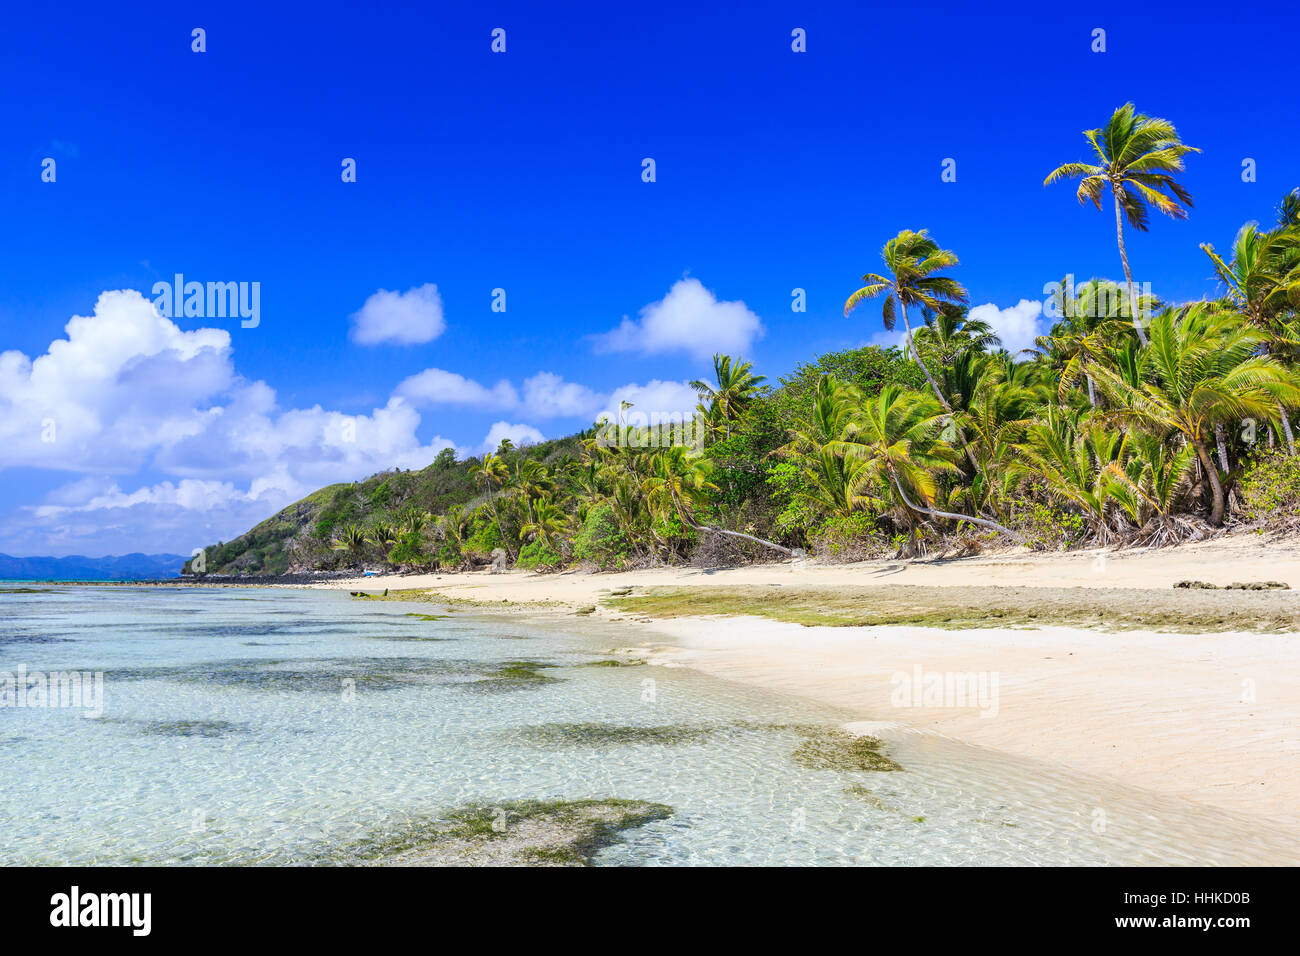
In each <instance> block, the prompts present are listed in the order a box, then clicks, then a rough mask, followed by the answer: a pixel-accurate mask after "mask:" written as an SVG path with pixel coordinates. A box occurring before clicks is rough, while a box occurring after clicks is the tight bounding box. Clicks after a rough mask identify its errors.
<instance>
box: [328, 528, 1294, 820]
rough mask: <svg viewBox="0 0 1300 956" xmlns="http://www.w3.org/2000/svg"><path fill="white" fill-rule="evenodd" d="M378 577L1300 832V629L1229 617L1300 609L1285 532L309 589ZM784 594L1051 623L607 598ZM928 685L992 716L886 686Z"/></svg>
mask: <svg viewBox="0 0 1300 956" xmlns="http://www.w3.org/2000/svg"><path fill="white" fill-rule="evenodd" d="M1099 554H1102V555H1104V558H1103V559H1102V560H1101V561H1100V562H1099V561H1098V560H1097V558H1098V555H1099ZM1099 565H1100V567H1099ZM1188 579H1191V580H1202V581H1206V582H1209V583H1211V584H1214V585H1216V586H1217V587H1220V588H1223V587H1226V586H1227V585H1229V584H1232V583H1234V582H1252V581H1276V582H1280V583H1284V584H1287V585H1289V586H1290V588H1291V590H1289V591H1221V590H1211V591H1196V590H1191V591H1180V590H1175V589H1174V587H1173V585H1174V584H1175V583H1176V582H1178V581H1180V580H1188ZM376 585H382V586H383V587H387V588H390V589H392V590H407V589H411V590H416V591H424V592H427V593H426V594H425V595H423V596H422V598H423V599H424V600H429V601H431V602H433V603H447V604H448V605H450V606H453V607H455V606H463V607H465V608H466V609H467V610H471V609H472V610H475V611H480V610H481V611H486V612H489V613H507V614H541V615H545V616H549V617H571V616H574V615H575V614H576V615H580V617H579V619H580V620H581V619H593V618H594V619H600V620H603V621H606V622H610V623H613V624H616V625H620V626H625V627H627V628H628V640H627V642H626V645H627V647H628V648H629V649H632V648H635V650H636V652H637V653H638V654H640V655H643V656H646V657H647V659H648V660H649V662H650V663H651V664H658V665H667V666H686V667H691V668H694V669H697V670H700V671H702V672H704V673H707V674H710V675H712V676H715V677H719V678H723V679H726V680H733V681H738V682H741V683H744V684H748V685H751V686H756V687H762V688H766V689H769V690H773V691H777V692H780V693H785V694H792V695H795V696H799V697H804V698H809V699H812V700H815V701H818V702H820V703H823V704H827V705H831V706H834V707H837V708H841V709H844V710H847V711H851V712H853V713H855V714H858V715H860V718H861V719H860V721H859V723H858V724H857V725H854V724H850V726H851V727H855V728H856V729H859V730H860V731H861V732H864V733H865V732H870V730H871V728H873V727H874V728H881V727H894V728H896V729H899V730H905V731H913V732H917V733H921V734H937V735H942V736H943V737H947V738H951V739H955V740H958V741H961V742H964V743H969V744H971V745H973V746H976V747H983V748H988V749H991V750H994V751H998V752H1001V753H1005V754H1010V755H1013V756H1017V757H1024V758H1029V759H1033V760H1039V761H1044V762H1046V763H1048V764H1052V765H1054V766H1059V767H1063V768H1065V769H1068V770H1071V771H1074V772H1079V773H1084V774H1088V775H1090V776H1095V777H1100V778H1104V779H1108V780H1111V781H1115V782H1118V783H1121V784H1124V785H1126V786H1130V787H1136V788H1139V789H1143V790H1148V791H1151V792H1155V793H1159V794H1162V795H1165V796H1173V797H1179V798H1183V799H1186V800H1189V801H1192V802H1194V803H1196V804H1199V805H1201V806H1209V807H1216V808H1220V809H1223V810H1229V811H1232V812H1234V813H1239V814H1245V815H1247V816H1250V817H1252V818H1254V819H1257V820H1258V821H1259V823H1260V826H1261V827H1265V828H1271V829H1277V828H1282V829H1285V830H1289V831H1293V832H1295V833H1296V834H1297V836H1300V628H1297V627H1295V626H1292V625H1289V624H1288V626H1286V627H1285V628H1280V629H1279V628H1277V627H1274V628H1272V629H1266V630H1264V631H1256V630H1252V629H1250V628H1242V627H1234V626H1233V625H1234V623H1236V622H1238V621H1240V620H1249V619H1250V614H1251V609H1252V608H1259V609H1260V611H1259V613H1260V615H1261V616H1264V615H1266V614H1270V613H1272V611H1271V610H1270V609H1271V608H1275V607H1276V606H1278V605H1279V604H1280V605H1283V606H1285V607H1286V608H1288V613H1290V612H1291V610H1294V609H1295V608H1297V607H1300V544H1297V543H1296V542H1293V541H1281V542H1264V541H1261V540H1260V539H1258V538H1256V537H1254V536H1251V537H1249V538H1244V539H1243V538H1237V539H1233V538H1225V539H1219V540H1217V541H1213V542H1206V543H1203V544H1199V545H1195V546H1185V547H1183V548H1178V549H1165V550H1160V551H1144V552H1083V553H1067V554H1049V555H1041V554H1038V555H1035V554H1029V555H1014V554H1013V555H1007V554H1000V555H989V556H979V557H972V558H962V559H956V560H948V561H937V560H932V561H920V562H911V563H906V564H904V563H903V562H892V561H874V562H863V563H861V564H857V565H839V566H830V567H809V568H807V569H806V570H802V571H794V570H792V569H791V567H790V565H788V564H786V565H777V564H773V565H758V566H752V567H745V568H735V569H727V570H718V571H704V570H699V569H683V568H671V569H655V570H647V571H631V572H621V573H610V574H582V573H574V572H568V573H563V574H550V575H547V574H533V573H527V572H518V571H509V572H501V573H497V574H492V573H488V572H477V573H472V574H442V575H413V576H401V577H397V576H392V577H388V578H381V579H375V578H366V579H343V580H339V581H331V582H328V583H322V584H318V585H314V587H317V588H329V589H347V590H362V591H367V590H369V591H378V590H379V589H378V588H376ZM909 586H915V587H911V590H910V591H909ZM787 587H788V588H791V589H794V588H796V587H797V588H798V589H799V590H801V591H807V592H810V593H813V594H816V592H818V591H819V590H822V591H824V592H825V593H826V595H827V596H828V598H829V597H830V596H831V595H839V596H841V597H842V592H843V589H845V588H846V587H847V588H857V589H860V593H861V594H862V598H863V601H864V602H872V598H873V597H875V598H876V602H873V603H879V602H883V601H884V599H885V598H886V597H887V596H891V595H892V596H896V595H897V594H899V593H909V594H910V593H917V594H924V593H926V592H932V593H933V594H935V595H938V596H943V595H945V594H946V595H948V596H952V595H954V594H957V593H958V592H960V593H961V594H962V595H963V596H964V598H963V599H965V597H969V598H970V599H971V600H974V601H976V602H979V601H980V600H981V599H980V597H979V595H980V594H981V593H983V594H984V595H985V596H986V599H987V600H988V601H990V602H991V601H994V600H998V599H1003V598H1005V597H1006V596H1007V595H1008V594H1009V593H1013V592H1010V591H1009V590H1008V589H1009V588H1011V587H1015V588H1016V589H1019V590H1018V592H1014V593H1019V594H1028V595H1029V597H1030V598H1031V599H1040V600H1042V602H1043V607H1044V611H1045V614H1044V617H1045V620H1044V622H1043V623H1042V624H1041V625H1038V626H1029V627H1003V626H998V627H987V626H985V627H963V626H957V627H949V628H943V627H931V626H910V625H906V624H883V625H868V626H852V625H850V626H824V625H812V626H808V625H804V624H800V623H795V622H791V621H782V620H774V619H772V618H771V617H769V616H745V615H743V614H735V613H733V614H728V615H727V616H704V617H701V616H687V615H685V614H683V615H682V616H670V617H655V616H651V615H652V614H653V612H645V611H640V610H637V609H636V608H635V606H632V607H629V608H627V609H626V610H618V609H616V608H613V607H611V606H610V605H609V603H608V602H610V601H611V600H617V599H618V597H622V595H615V594H614V592H624V591H625V589H630V592H626V593H628V596H636V595H638V594H644V593H645V592H646V590H647V589H654V590H653V591H652V592H651V593H652V594H661V593H671V591H670V589H678V590H681V591H683V592H696V593H698V592H699V591H701V590H703V589H711V588H717V589H723V590H726V589H737V588H746V589H749V591H750V592H753V591H757V590H758V589H768V591H769V593H778V594H781V593H783V592H779V591H777V589H778V588H787ZM873 589H874V590H873ZM1025 589H1033V590H1029V591H1027V590H1025ZM713 593H714V594H715V595H716V594H718V593H721V592H720V591H719V592H713ZM784 593H785V594H789V593H791V592H784ZM853 593H855V594H856V593H859V592H858V591H855V592H853ZM1090 594H1095V596H1096V597H1097V598H1099V599H1101V598H1104V599H1105V601H1106V602H1107V604H1108V607H1111V608H1119V609H1122V610H1124V611H1126V612H1127V613H1128V614H1130V616H1133V615H1136V616H1141V615H1142V614H1143V613H1146V612H1149V611H1150V610H1151V609H1152V608H1153V607H1155V606H1156V605H1158V604H1160V603H1161V602H1165V603H1168V602H1170V601H1173V602H1174V604H1175V605H1176V606H1177V605H1182V604H1187V605H1189V606H1190V605H1192V604H1194V603H1195V602H1198V601H1199V602H1202V603H1204V602H1207V601H1208V602H1209V606H1211V607H1213V606H1214V605H1215V602H1226V604H1225V606H1229V607H1230V613H1228V614H1227V615H1226V616H1225V617H1224V619H1223V621H1222V626H1219V627H1212V628H1210V629H1208V630H1202V631H1200V632H1188V631H1179V630H1176V629H1174V630H1171V629H1165V630H1163V631H1156V630H1150V629H1143V628H1141V627H1133V626H1130V627H1128V628H1126V629H1123V630H1116V629H1114V628H1110V627H1107V626H1106V621H1105V616H1106V615H1105V614H1103V615H1102V620H1100V621H1099V622H1097V623H1096V624H1094V625H1093V626H1087V627H1082V626H1070V625H1062V624H1059V623H1051V622H1050V619H1051V613H1052V608H1053V605H1054V604H1061V603H1062V600H1063V596H1070V597H1072V598H1073V599H1074V600H1075V603H1077V602H1078V600H1079V599H1080V598H1083V599H1086V598H1087V597H1088V595H1090ZM688 597H689V595H687V597H686V598H683V600H682V603H686V604H688V603H689V600H688ZM393 598H399V599H400V596H399V595H393ZM390 599H392V598H390ZM783 599H784V598H777V599H776V601H777V602H778V603H779V602H781V601H782V600H783ZM630 603H631V604H632V605H635V604H636V602H630ZM977 606H978V603H977ZM918 669H919V671H918ZM932 674H937V675H940V676H948V675H953V676H957V677H959V678H960V677H962V676H963V675H976V676H978V675H984V676H985V678H986V679H987V680H991V681H994V682H995V683H996V697H995V698H993V699H994V700H995V701H996V707H990V706H984V707H982V708H981V707H972V706H969V702H967V705H966V706H929V705H924V704H923V705H922V706H915V705H907V706H903V705H900V704H899V701H898V699H897V697H896V696H895V694H896V691H899V690H900V689H901V687H902V685H903V683H905V682H901V681H899V680H898V678H899V677H900V676H905V677H909V678H910V677H913V676H921V677H922V679H924V678H928V677H929V676H930V675H932ZM950 679H951V678H950ZM973 686H974V685H972V687H973ZM988 686H990V687H991V686H993V685H991V684H990V685H988ZM919 696H920V692H919V691H918V697H919ZM986 703H987V701H986ZM981 712H983V713H985V714H986V716H980V714H981Z"/></svg>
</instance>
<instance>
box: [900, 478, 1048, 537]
mask: <svg viewBox="0 0 1300 956" xmlns="http://www.w3.org/2000/svg"><path fill="white" fill-rule="evenodd" d="M890 477H891V478H893V479H894V487H895V488H896V489H898V496H899V497H900V498H902V499H903V504H905V505H907V507H909V508H911V509H912V510H913V511H917V512H920V513H921V514H923V515H931V516H932V517H935V518H949V519H951V520H953V521H969V522H970V523H971V524H978V525H983V526H984V527H986V528H992V529H993V530H994V531H1000V532H1002V533H1003V534H1005V535H1008V536H1009V537H1011V538H1013V539H1014V540H1015V541H1016V542H1017V543H1019V544H1023V543H1024V539H1023V538H1022V537H1020V535H1018V534H1016V533H1015V532H1014V531H1012V530H1011V529H1010V528H1008V527H1007V526H1006V525H1001V524H998V523H997V522H996V521H992V520H990V519H988V518H973V517H971V516H970V515H959V514H953V513H952V512H951V511H936V510H935V509H934V508H923V507H921V506H920V505H916V504H913V503H912V502H911V501H910V500H909V499H908V497H907V494H906V493H905V492H904V491H903V486H902V484H901V483H900V482H899V480H898V476H897V475H894V474H891V475H890Z"/></svg>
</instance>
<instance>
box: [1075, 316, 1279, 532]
mask: <svg viewBox="0 0 1300 956" xmlns="http://www.w3.org/2000/svg"><path fill="white" fill-rule="evenodd" d="M1262 341H1263V333H1262V332H1260V331H1259V330H1258V329H1253V328H1251V327H1250V326H1248V325H1246V324H1245V323H1243V322H1242V321H1241V319H1240V317H1238V316H1237V315H1236V314H1235V313H1234V312H1230V311H1225V310H1222V309H1219V308H1217V307H1216V306H1215V305H1214V304H1212V303H1205V302H1198V303H1195V304H1194V305H1191V306H1187V307H1185V308H1183V309H1178V310H1175V309H1166V310H1164V311H1162V312H1161V313H1159V314H1158V315H1157V316H1156V317H1155V318H1154V319H1153V320H1152V323H1151V344H1150V345H1149V346H1148V347H1147V348H1146V349H1143V351H1142V354H1141V356H1140V363H1139V368H1138V375H1139V381H1138V382H1137V383H1136V384H1134V383H1131V382H1129V381H1126V380H1125V378H1124V377H1123V376H1122V375H1120V374H1118V373H1117V372H1116V371H1114V370H1112V369H1108V368H1103V367H1101V366H1098V367H1097V368H1095V369H1094V374H1095V375H1096V376H1097V377H1098V384H1099V385H1100V386H1101V387H1102V390H1103V391H1104V392H1106V394H1107V397H1108V398H1109V399H1111V401H1112V403H1113V406H1114V407H1115V409H1116V411H1115V412H1114V417H1116V418H1118V419H1120V420H1122V421H1126V422H1128V423H1131V424H1135V425H1138V426H1139V427H1143V428H1146V429H1147V430H1149V431H1154V432H1159V433H1168V432H1172V431H1176V432H1179V433H1181V434H1182V436H1183V437H1184V438H1185V439H1186V441H1187V443H1188V444H1189V445H1191V447H1192V448H1193V449H1194V450H1195V451H1196V457H1197V458H1198V459H1199V460H1200V463H1201V467H1202V468H1203V469H1204V470H1205V473H1206V476H1207V477H1208V479H1209V483H1210V492H1211V505H1210V517H1209V521H1210V524H1211V525H1214V526H1215V527H1218V526H1220V525H1222V524H1223V516H1224V510H1225V504H1226V501H1225V494H1224V490H1223V483H1222V481H1221V480H1220V477H1219V469H1218V468H1216V467H1215V464H1214V462H1213V461H1212V460H1211V459H1210V453H1209V443H1210V442H1211V441H1212V440H1214V438H1215V433H1216V426H1220V427H1221V426H1223V425H1224V424H1225V423H1228V422H1233V421H1240V420H1241V419H1245V418H1267V417H1268V416H1269V414H1270V413H1271V412H1272V411H1274V410H1275V409H1276V407H1277V405H1278V404H1279V403H1288V404H1292V405H1294V404H1296V403H1297V402H1300V384H1297V380H1296V376H1295V375H1294V374H1293V373H1292V372H1291V371H1289V370H1288V369H1286V368H1285V367H1283V366H1282V365H1279V364H1278V363H1277V362H1276V361H1275V360H1274V359H1272V358H1271V357H1269V356H1267V355H1261V354H1259V345H1260V343H1261V342H1262Z"/></svg>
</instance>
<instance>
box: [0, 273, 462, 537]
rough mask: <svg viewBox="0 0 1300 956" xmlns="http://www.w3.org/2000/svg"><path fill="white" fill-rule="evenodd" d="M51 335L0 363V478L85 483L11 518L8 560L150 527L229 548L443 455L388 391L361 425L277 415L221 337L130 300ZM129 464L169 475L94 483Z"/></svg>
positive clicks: (319, 412) (302, 412)
mask: <svg viewBox="0 0 1300 956" xmlns="http://www.w3.org/2000/svg"><path fill="white" fill-rule="evenodd" d="M65 332H66V335H67V337H66V338H63V339H58V340H56V341H54V342H53V343H51V345H50V347H49V349H48V350H47V351H46V353H45V354H44V355H41V356H39V357H37V358H35V359H31V358H29V357H28V356H26V355H24V354H22V353H21V352H16V351H9V352H5V353H3V354H0V470H2V469H4V468H9V467H20V466H21V467H33V468H41V469H46V470H54V471H67V472H73V473H80V474H82V475H87V476H91V477H87V478H83V479H81V480H79V481H74V482H72V483H71V484H69V485H66V486H64V487H63V488H62V489H59V490H58V491H57V492H56V493H54V494H52V495H51V496H50V497H49V498H48V499H47V500H46V502H45V503H44V504H43V505H39V506H36V507H29V508H27V509H23V510H21V511H20V512H19V513H17V514H16V515H15V516H13V517H12V518H11V520H10V522H9V526H8V527H7V528H3V529H0V541H3V542H4V544H5V547H6V548H8V549H9V550H10V551H15V550H17V549H18V548H19V547H24V546H25V547H28V548H30V551H28V552H27V553H32V552H43V553H53V549H55V548H60V547H62V546H63V545H64V544H66V545H67V546H69V547H70V546H71V543H72V542H75V541H103V540H105V539H106V536H108V537H109V538H111V536H112V534H113V533H114V532H113V529H114V528H116V529H117V531H116V534H117V536H118V539H117V540H118V544H117V545H116V546H114V547H111V548H109V550H119V551H120V550H138V549H139V542H138V540H137V536H138V535H142V534H149V535H156V534H161V533H163V532H164V531H166V532H167V533H168V534H175V535H176V536H178V537H180V538H182V539H184V541H190V540H194V539H200V540H199V543H203V542H202V536H203V535H204V534H205V533H209V532H211V535H212V538H211V540H215V538H216V537H223V538H229V537H232V536H233V535H234V534H237V533H239V532H241V531H244V530H246V529H247V528H248V527H251V525H253V524H255V523H256V522H257V521H260V520H262V519H263V518H266V517H268V516H269V515H270V514H272V513H273V512H274V511H275V510H277V509H278V508H280V507H283V506H284V505H286V504H288V503H290V502H291V501H293V500H294V499H296V498H298V497H301V496H302V495H303V494H305V493H306V492H308V491H311V490H313V489H315V488H318V487H320V486H321V485H323V484H329V483H331V482H336V481H352V480H356V479H359V478H362V477H365V476H366V475H369V474H372V473H374V472H376V471H379V470H381V469H384V468H391V467H394V466H398V467H403V468H418V467H423V466H424V465H427V464H428V463H429V462H430V461H432V460H433V458H434V456H435V455H436V454H437V453H438V451H439V450H441V449H442V448H446V447H451V445H452V443H451V442H449V441H447V440H446V439H442V438H435V439H433V440H432V441H430V442H428V443H422V442H421V441H420V439H419V438H417V436H416V429H417V427H418V426H419V424H420V415H419V412H417V411H416V409H415V408H414V407H413V406H412V405H411V404H410V403H409V402H407V401H406V400H405V399H404V398H402V397H401V396H394V397H392V398H390V399H389V400H388V402H387V404H385V405H384V406H382V407H380V408H375V409H373V410H372V411H371V412H370V413H369V414H362V415H349V414H345V413H343V412H339V411H335V410H330V409H325V408H322V407H320V406H319V405H317V406H313V407H311V408H282V407H280V406H279V404H278V402H277V400H276V394H275V390H274V389H272V388H271V387H270V386H268V385H267V384H266V383H264V382H250V381H248V380H246V379H244V378H242V377H241V376H239V375H238V374H237V373H236V371H235V368H234V364H233V361H232V359H231V348H230V336H229V334H228V333H227V332H225V331H223V330H219V329H196V330H194V331H192V332H183V331H181V329H180V328H178V327H177V326H176V325H175V323H173V322H172V321H171V320H170V319H167V318H165V317H163V316H161V315H159V314H158V312H157V310H156V309H155V308H154V306H153V304H152V303H151V302H150V301H149V300H147V299H145V298H144V297H143V296H142V295H140V293H138V292H134V291H119V292H105V293H104V294H103V295H101V296H100V297H99V300H98V301H97V302H96V304H95V310H94V313H93V315H90V316H74V317H73V318H72V320H71V321H69V322H68V324H67V326H66V328H65ZM145 470H152V471H154V472H158V473H161V475H162V476H164V477H166V478H168V479H179V481H177V480H168V481H163V482H161V483H155V484H148V483H144V482H142V483H141V484H140V486H139V487H136V488H134V489H133V490H130V491H123V490H122V489H121V488H120V487H119V486H118V485H117V484H115V483H112V482H107V481H106V479H104V478H103V476H104V475H126V474H135V473H138V472H141V471H145ZM126 516H130V520H129V521H127V520H126ZM223 516H224V517H223ZM15 542H19V543H18V544H16V543H15ZM22 542H26V544H25V545H24V544H22ZM42 542H44V543H45V544H46V545H48V548H46V547H42V546H41V543H42ZM194 546H197V544H196V545H194ZM158 550H164V551H177V550H179V548H178V547H177V545H176V544H175V543H174V542H173V543H172V544H171V545H169V546H159V547H158ZM65 553H66V552H65Z"/></svg>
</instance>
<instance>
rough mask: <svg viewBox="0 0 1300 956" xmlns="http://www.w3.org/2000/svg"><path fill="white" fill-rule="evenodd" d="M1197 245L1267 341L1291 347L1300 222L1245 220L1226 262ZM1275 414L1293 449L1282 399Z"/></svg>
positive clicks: (1299, 276)
mask: <svg viewBox="0 0 1300 956" xmlns="http://www.w3.org/2000/svg"><path fill="white" fill-rule="evenodd" d="M1293 195H1294V194H1293ZM1285 214H1286V213H1285V212H1284V215H1285ZM1201 248H1202V249H1203V250H1205V254H1206V255H1208V256H1209V257H1210V261H1211V262H1212V263H1213V264H1214V271H1215V274H1216V275H1217V276H1218V277H1219V279H1220V280H1221V281H1222V282H1223V284H1224V285H1225V286H1226V287H1227V290H1228V300H1229V301H1230V302H1231V303H1232V305H1233V306H1234V307H1235V308H1236V309H1237V310H1238V311H1239V312H1241V314H1242V315H1243V316H1244V317H1245V319H1246V321H1247V322H1249V323H1250V324H1251V325H1253V326H1255V327H1256V328H1257V329H1260V330H1261V331H1262V332H1263V333H1264V334H1265V336H1266V342H1265V347H1266V348H1267V349H1268V350H1269V351H1270V352H1279V351H1280V352H1282V353H1283V354H1286V353H1288V352H1289V353H1294V352H1295V348H1294V345H1295V343H1294V342H1293V341H1292V336H1291V335H1290V333H1289V329H1288V322H1289V321H1290V320H1293V319H1294V317H1295V309H1296V305H1297V304H1298V303H1300V226H1279V227H1278V228H1277V229H1273V230H1269V231H1261V230H1260V228H1259V224H1258V223H1255V222H1248V223H1246V224H1245V225H1244V226H1242V227H1241V229H1240V230H1238V232H1237V237H1236V239H1234V240H1233V243H1232V259H1231V261H1229V262H1224V261H1223V258H1222V257H1221V256H1220V255H1219V254H1218V253H1216V252H1215V251H1214V247H1213V246H1212V245H1210V244H1209V243H1205V242H1203V243H1201ZM1278 417H1279V418H1280V420H1281V423H1282V431H1283V432H1284V433H1285V435H1286V441H1287V447H1288V449H1289V450H1290V452H1291V454H1295V436H1294V435H1293V434H1292V432H1291V419H1290V416H1289V415H1288V414H1287V411H1286V406H1285V405H1279V406H1278Z"/></svg>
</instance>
